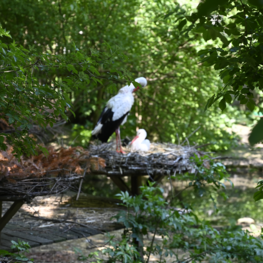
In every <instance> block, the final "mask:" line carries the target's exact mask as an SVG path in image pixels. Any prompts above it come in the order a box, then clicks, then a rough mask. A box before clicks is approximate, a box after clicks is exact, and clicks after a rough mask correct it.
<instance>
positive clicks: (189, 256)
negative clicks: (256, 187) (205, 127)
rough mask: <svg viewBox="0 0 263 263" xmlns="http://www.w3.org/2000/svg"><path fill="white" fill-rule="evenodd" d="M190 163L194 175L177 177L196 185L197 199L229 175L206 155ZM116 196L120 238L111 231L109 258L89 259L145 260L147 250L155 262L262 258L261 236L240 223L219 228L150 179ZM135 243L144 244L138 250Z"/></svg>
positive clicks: (214, 190) (106, 251)
mask: <svg viewBox="0 0 263 263" xmlns="http://www.w3.org/2000/svg"><path fill="white" fill-rule="evenodd" d="M193 162H195V163H196V168H197V169H196V173H195V174H185V175H181V176H180V175H177V176H176V177H175V178H176V180H187V181H188V180H190V181H191V182H190V183H189V185H188V187H187V188H189V187H192V188H193V189H194V191H195V193H196V194H197V195H198V199H199V202H198V203H199V204H200V199H201V198H203V199H204V200H206V202H207V195H210V196H212V195H214V196H215V194H216V193H217V192H218V191H219V190H224V189H225V186H224V184H223V183H222V180H225V179H227V178H228V174H227V173H226V171H225V168H224V166H223V165H222V164H221V163H217V162H216V161H215V160H213V159H212V160H209V159H208V157H207V156H205V157H201V158H199V157H197V156H195V157H194V158H193ZM213 193H215V194H213ZM187 194H189V193H187ZM117 196H118V197H119V198H120V199H121V200H122V202H123V204H124V206H125V207H126V208H127V210H123V211H121V212H119V213H118V215H117V216H115V217H114V218H116V219H117V221H118V222H120V223H123V224H124V226H125V230H124V232H123V235H122V237H121V239H120V240H119V239H116V238H115V237H114V236H113V235H109V240H108V242H107V245H108V246H107V248H106V249H104V250H103V252H102V253H103V254H104V255H106V256H107V260H103V259H99V254H97V255H94V257H95V260H96V261H95V260H94V261H93V262H149V257H150V256H151V255H155V256H157V257H159V258H160V259H159V260H158V261H157V262H162V263H164V262H166V259H165V257H167V256H169V255H170V256H172V257H173V260H174V261H173V262H178V263H179V262H204V261H207V262H261V261H262V260H263V242H262V239H260V238H254V237H253V236H250V235H249V234H248V233H247V232H244V231H242V230H240V229H238V228H225V229H221V230H220V231H218V230H217V229H215V228H213V227H211V225H210V224H209V223H208V221H207V220H205V219H202V220H200V219H199V218H198V217H197V214H196V213H195V211H194V210H189V209H186V210H185V209H175V208H174V207H172V206H171V205H172V203H171V202H170V203H168V202H167V201H166V200H165V198H164V197H163V189H162V188H158V187H154V184H152V183H150V185H149V186H142V187H141V194H140V195H138V196H130V195H129V194H128V193H127V192H121V193H120V194H118V195H117ZM222 196H223V197H224V198H227V196H226V195H222ZM176 197H177V196H176V195H175V196H174V198H176ZM212 201H213V202H214V200H213V198H212ZM198 209H199V207H198ZM146 236H147V237H150V240H149V242H145V241H144V238H145V237H146ZM157 236H158V239H157V238H156V237H157ZM138 244H139V245H141V246H144V247H145V249H144V250H141V249H139V250H138V249H137V245H138ZM79 254H81V252H79ZM142 256H144V258H145V260H144V261H143V260H142ZM82 259H83V258H82ZM86 260H87V258H86ZM89 260H90V259H89ZM169 260H170V259H169Z"/></svg>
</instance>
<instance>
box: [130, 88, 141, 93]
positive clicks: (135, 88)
mask: <svg viewBox="0 0 263 263" xmlns="http://www.w3.org/2000/svg"><path fill="white" fill-rule="evenodd" d="M139 88H140V87H137V88H135V89H134V90H133V91H132V92H136V91H137V90H138V89H139Z"/></svg>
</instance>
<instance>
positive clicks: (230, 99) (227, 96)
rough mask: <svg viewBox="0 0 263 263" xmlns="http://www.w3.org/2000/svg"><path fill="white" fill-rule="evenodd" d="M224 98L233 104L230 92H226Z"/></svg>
mask: <svg viewBox="0 0 263 263" xmlns="http://www.w3.org/2000/svg"><path fill="white" fill-rule="evenodd" d="M224 99H225V101H226V102H227V103H228V104H231V102H232V97H231V95H230V94H228V93H227V94H225V96H224Z"/></svg>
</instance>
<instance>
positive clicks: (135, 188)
mask: <svg viewBox="0 0 263 263" xmlns="http://www.w3.org/2000/svg"><path fill="white" fill-rule="evenodd" d="M141 185H142V177H141V176H136V175H131V195H133V196H136V195H139V194H140V186H141Z"/></svg>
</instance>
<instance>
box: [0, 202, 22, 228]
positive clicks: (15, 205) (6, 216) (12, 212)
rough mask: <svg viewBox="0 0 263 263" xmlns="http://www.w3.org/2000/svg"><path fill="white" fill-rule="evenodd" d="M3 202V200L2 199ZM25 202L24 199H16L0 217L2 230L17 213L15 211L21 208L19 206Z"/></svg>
mask: <svg viewBox="0 0 263 263" xmlns="http://www.w3.org/2000/svg"><path fill="white" fill-rule="evenodd" d="M1 203H2V201H1ZM23 204H24V201H21V200H18V201H14V203H13V204H12V205H11V206H10V207H9V209H8V210H7V211H6V213H5V214H4V216H3V217H1V218H0V232H1V231H2V230H3V228H4V227H5V226H6V224H7V223H8V222H9V221H10V219H11V218H12V217H13V216H14V215H15V213H16V212H17V211H18V210H19V208H20V207H21V206H22V205H23Z"/></svg>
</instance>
